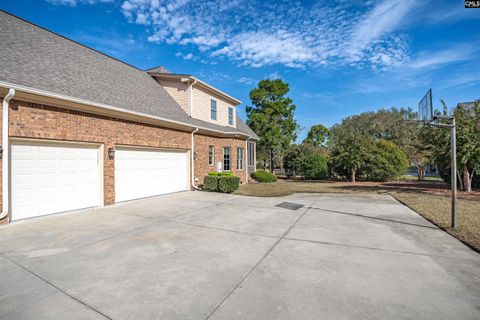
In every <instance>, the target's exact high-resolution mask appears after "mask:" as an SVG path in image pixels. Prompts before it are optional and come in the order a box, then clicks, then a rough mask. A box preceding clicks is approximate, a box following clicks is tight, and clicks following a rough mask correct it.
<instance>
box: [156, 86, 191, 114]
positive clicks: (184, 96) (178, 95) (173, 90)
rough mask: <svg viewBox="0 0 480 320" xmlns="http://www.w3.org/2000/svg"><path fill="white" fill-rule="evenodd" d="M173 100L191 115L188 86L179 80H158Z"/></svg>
mask: <svg viewBox="0 0 480 320" xmlns="http://www.w3.org/2000/svg"><path fill="white" fill-rule="evenodd" d="M158 82H159V83H160V84H161V85H162V86H163V87H164V88H165V90H167V92H168V93H169V94H170V95H171V96H172V98H173V99H174V100H175V101H177V103H178V104H179V105H180V107H182V109H183V110H184V111H185V112H186V113H187V114H188V115H190V105H189V101H188V100H189V96H190V95H189V92H188V85H187V84H186V83H183V82H180V81H178V80H158Z"/></svg>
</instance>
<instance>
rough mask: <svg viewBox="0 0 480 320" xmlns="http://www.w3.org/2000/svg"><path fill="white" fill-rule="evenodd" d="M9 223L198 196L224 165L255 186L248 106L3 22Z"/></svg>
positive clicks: (1, 87) (185, 78)
mask: <svg viewBox="0 0 480 320" xmlns="http://www.w3.org/2000/svg"><path fill="white" fill-rule="evenodd" d="M0 26H1V30H2V32H1V33H0V43H1V45H0V97H1V99H2V101H3V103H2V107H3V109H2V113H1V117H2V149H1V151H2V152H1V155H2V166H0V170H1V180H2V188H1V191H2V197H1V200H2V201H1V205H2V213H1V215H0V223H7V222H8V221H12V220H19V219H25V218H30V217H35V216H40V215H46V214H51V213H57V212H64V211H69V210H75V209H80V208H86V207H93V206H103V205H109V204H113V203H115V202H120V201H127V200H132V199H138V198H143V197H149V196H154V195H159V194H165V193H170V192H177V191H182V190H189V189H192V188H194V187H196V186H198V185H199V184H201V183H202V180H203V177H204V176H205V175H206V174H208V172H210V171H215V170H216V168H217V166H218V164H219V163H220V164H221V167H222V169H223V170H225V171H231V172H232V173H234V174H235V175H236V176H238V177H240V179H241V181H242V183H246V182H248V177H249V173H250V172H251V171H253V170H255V142H256V141H257V140H258V137H257V136H256V135H255V133H254V132H253V131H252V130H251V129H250V128H248V126H247V125H246V124H245V123H244V122H243V121H242V120H241V119H240V118H239V117H237V115H236V106H237V105H238V104H240V103H241V102H240V101H238V100H237V99H235V98H233V97H231V96H230V95H228V94H226V93H224V92H222V91H220V90H218V89H216V88H214V87H212V86H210V85H208V84H207V83H205V82H203V81H201V80H200V79H197V78H195V77H193V76H191V75H183V74H173V73H169V72H168V71H166V70H165V69H163V68H160V67H157V68H153V69H150V70H146V71H145V70H140V69H138V68H136V67H133V66H131V65H128V64H127V63H124V62H122V61H119V60H117V59H114V58H111V57H109V56H107V55H105V54H103V53H101V52H98V51H96V50H93V49H91V48H88V47H86V46H83V45H81V44H79V43H77V42H74V41H72V40H70V39H67V38H65V37H62V36H60V35H57V34H55V33H53V32H50V31H48V30H45V29H43V28H41V27H39V26H36V25H33V24H31V23H29V22H27V21H24V20H22V19H20V18H17V17H15V16H13V15H10V14H8V13H6V12H3V11H0Z"/></svg>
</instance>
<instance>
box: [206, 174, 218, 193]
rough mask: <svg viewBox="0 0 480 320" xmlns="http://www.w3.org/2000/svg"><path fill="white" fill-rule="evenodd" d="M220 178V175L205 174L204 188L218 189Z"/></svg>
mask: <svg viewBox="0 0 480 320" xmlns="http://www.w3.org/2000/svg"><path fill="white" fill-rule="evenodd" d="M218 179H219V177H217V176H205V178H203V190H206V191H217V189H218Z"/></svg>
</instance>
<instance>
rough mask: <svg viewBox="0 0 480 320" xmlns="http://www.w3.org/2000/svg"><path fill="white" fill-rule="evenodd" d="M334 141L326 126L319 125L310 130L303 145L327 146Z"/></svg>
mask: <svg viewBox="0 0 480 320" xmlns="http://www.w3.org/2000/svg"><path fill="white" fill-rule="evenodd" d="M331 139H332V131H330V129H328V128H327V127H325V126H324V125H321V124H317V125H315V126H312V127H311V128H310V131H309V132H308V135H307V137H306V138H305V140H303V143H308V144H311V145H313V146H315V147H320V146H327V145H329V144H330V141H331Z"/></svg>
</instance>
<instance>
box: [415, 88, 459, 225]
mask: <svg viewBox="0 0 480 320" xmlns="http://www.w3.org/2000/svg"><path fill="white" fill-rule="evenodd" d="M436 119H446V120H449V121H450V124H445V123H438V122H434V120H436ZM418 121H420V122H421V123H422V124H423V125H430V126H434V127H441V128H450V130H451V135H450V137H451V143H450V144H451V147H452V149H451V153H450V155H451V161H452V163H451V184H452V186H451V187H452V224H451V225H452V228H456V226H457V129H456V126H455V117H453V116H452V117H448V116H434V115H433V103H432V89H429V90H428V91H427V93H426V94H425V96H423V98H422V100H420V102H419V103H418Z"/></svg>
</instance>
